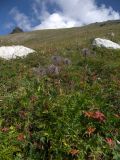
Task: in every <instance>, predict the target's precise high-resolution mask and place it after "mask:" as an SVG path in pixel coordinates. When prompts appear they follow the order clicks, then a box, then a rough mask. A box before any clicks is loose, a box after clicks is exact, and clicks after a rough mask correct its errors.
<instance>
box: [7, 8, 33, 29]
mask: <svg viewBox="0 0 120 160" xmlns="http://www.w3.org/2000/svg"><path fill="white" fill-rule="evenodd" d="M10 15H12V16H13V19H14V21H15V22H16V25H17V26H19V27H21V28H23V29H24V30H26V31H29V30H31V29H32V27H31V22H30V20H29V18H28V17H27V16H26V15H25V14H24V13H21V12H19V10H18V9H17V8H16V7H15V8H13V9H12V10H11V11H10Z"/></svg>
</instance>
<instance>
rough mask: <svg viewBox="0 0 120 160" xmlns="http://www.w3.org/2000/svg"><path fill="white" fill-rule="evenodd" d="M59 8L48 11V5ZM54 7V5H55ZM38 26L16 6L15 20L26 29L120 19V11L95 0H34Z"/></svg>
mask: <svg viewBox="0 0 120 160" xmlns="http://www.w3.org/2000/svg"><path fill="white" fill-rule="evenodd" d="M49 5H50V6H55V5H56V6H58V8H59V10H58V9H57V10H56V11H52V12H50V11H48V9H47V7H49ZM53 8H54V7H53ZM32 10H33V13H34V17H35V18H34V19H36V21H37V22H38V25H37V26H34V27H31V23H32V21H31V23H30V20H29V18H28V17H27V16H26V15H24V14H23V13H20V12H19V11H18V10H17V9H16V8H14V9H13V10H12V11H11V13H13V14H14V15H15V16H14V20H15V21H16V22H17V24H19V26H20V27H22V28H23V29H26V30H38V29H54V28H69V27H75V26H82V25H84V24H89V23H94V22H102V21H106V20H115V19H120V13H118V12H116V11H114V10H113V9H112V8H111V7H109V8H107V7H106V6H105V5H102V6H100V7H98V6H97V3H96V1H95V0H46V1H44V0H34V1H33V5H32Z"/></svg>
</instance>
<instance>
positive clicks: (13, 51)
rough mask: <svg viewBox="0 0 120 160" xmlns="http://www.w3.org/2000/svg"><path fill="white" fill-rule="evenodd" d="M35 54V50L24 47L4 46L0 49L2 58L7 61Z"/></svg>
mask: <svg viewBox="0 0 120 160" xmlns="http://www.w3.org/2000/svg"><path fill="white" fill-rule="evenodd" d="M33 52H35V51H34V50H33V49H30V48H27V47H24V46H19V45H17V46H2V47H0V58H4V59H6V60H10V59H15V58H17V57H24V56H27V55H28V54H29V53H33Z"/></svg>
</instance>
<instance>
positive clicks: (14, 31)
mask: <svg viewBox="0 0 120 160" xmlns="http://www.w3.org/2000/svg"><path fill="white" fill-rule="evenodd" d="M21 32H24V31H23V30H22V29H21V28H19V27H15V28H14V29H13V30H12V32H11V33H10V34H15V33H21Z"/></svg>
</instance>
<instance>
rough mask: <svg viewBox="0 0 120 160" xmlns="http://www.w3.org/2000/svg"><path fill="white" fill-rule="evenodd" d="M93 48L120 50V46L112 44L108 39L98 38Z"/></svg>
mask: <svg viewBox="0 0 120 160" xmlns="http://www.w3.org/2000/svg"><path fill="white" fill-rule="evenodd" d="M93 46H97V47H105V48H111V49H120V45H119V44H117V43H115V42H112V41H110V40H107V39H101V38H96V39H95V40H94V41H93Z"/></svg>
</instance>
